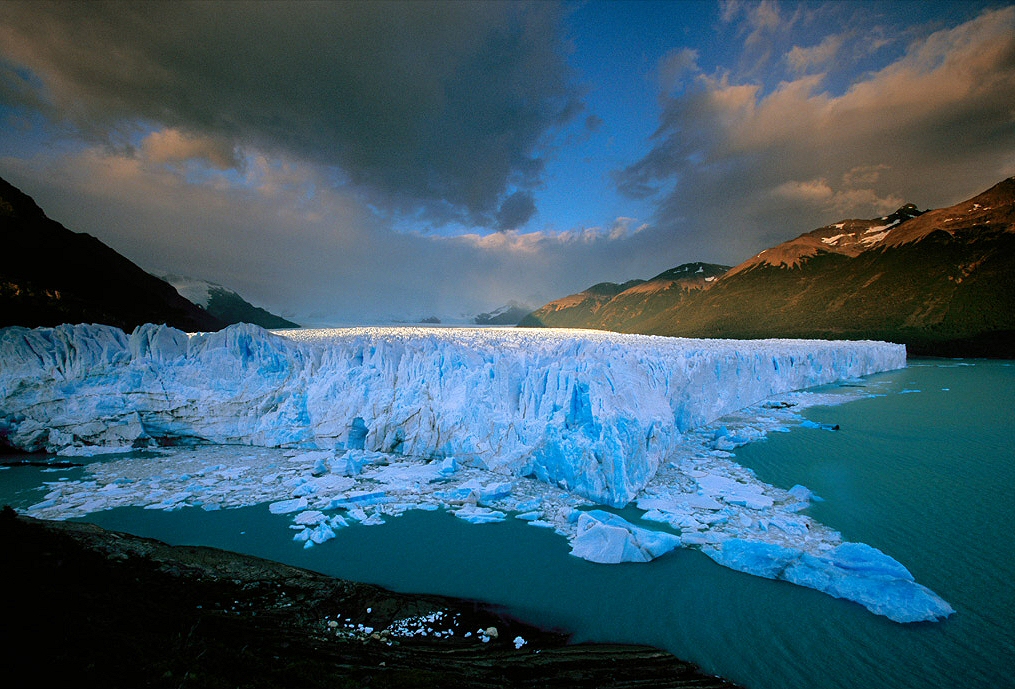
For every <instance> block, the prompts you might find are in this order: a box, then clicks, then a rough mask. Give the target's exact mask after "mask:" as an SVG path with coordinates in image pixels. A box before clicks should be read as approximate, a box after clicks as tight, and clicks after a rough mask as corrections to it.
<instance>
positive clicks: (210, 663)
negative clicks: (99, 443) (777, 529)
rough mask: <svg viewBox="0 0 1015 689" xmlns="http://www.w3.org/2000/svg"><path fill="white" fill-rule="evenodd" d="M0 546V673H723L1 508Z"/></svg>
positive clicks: (356, 679)
mask: <svg viewBox="0 0 1015 689" xmlns="http://www.w3.org/2000/svg"><path fill="white" fill-rule="evenodd" d="M0 548H2V552H3V554H4V558H3V562H4V564H3V565H0V571H2V572H3V574H2V579H0V583H2V586H3V588H2V591H3V599H4V614H3V629H4V640H3V642H2V645H0V647H2V649H3V651H2V655H0V686H4V687H21V686H36V687H39V686H42V687H54V686H55V687H62V686H68V687H90V686H101V687H141V686H157V687H330V688H338V687H442V688H445V687H449V688H453V687H541V688H542V687H618V688H619V687H632V688H633V687H732V686H733V685H731V684H730V683H728V682H726V681H724V680H722V679H719V678H716V677H711V676H708V675H704V674H702V673H701V672H700V671H698V670H697V668H695V667H694V666H693V665H691V664H689V663H685V662H683V661H680V660H678V659H677V658H675V657H673V656H672V655H670V654H668V653H665V652H663V651H660V650H657V649H653V648H649V647H644V646H621V645H608V644H569V643H568V637H567V635H566V634H563V633H560V632H553V631H546V630H541V629H538V628H536V627H533V626H531V625H527V624H524V623H522V622H519V621H517V620H514V619H512V618H510V617H509V616H507V615H505V614H503V613H501V612H499V611H498V610H496V609H495V608H493V607H491V606H488V605H483V604H481V603H474V602H469V601H463V600H457V599H452V598H444V597H439V596H415V595H403V594H398V593H392V592H390V591H386V590H384V589H381V588H378V587H376V586H370V585H367V584H358V583H353V582H348V581H344V580H341V579H334V578H331V577H327V576H324V575H321V574H317V573H314V572H310V571H307V570H303V569H298V568H295V567H289V566H287V565H282V564H279V563H275V562H270V561H266V560H261V559H258V558H255V557H249V556H245V555H238V554H235V553H229V552H225V551H221V550H216V549H213V548H204V547H189V546H168V545H166V544H164V543H161V542H159V541H155V540H151V539H144V538H138V537H134V536H129V535H126V534H121V533H114V532H110V531H105V530H103V529H101V528H99V527H96V526H93V525H90V524H79V523H70V522H48V521H39V520H35V519H31V518H28V517H22V516H18V515H16V514H15V513H14V511H13V510H11V509H10V508H4V510H3V514H2V515H0ZM491 627H493V628H495V629H496V632H494V631H492V630H490V628H491ZM419 630H424V631H426V634H425V635H423V634H421V633H416V632H418V631H419ZM452 630H453V632H454V634H453V635H452V634H450V633H449V631H452ZM480 630H483V633H479V632H480ZM466 634H469V636H466ZM484 636H486V638H488V641H486V642H484V641H483V637H484ZM517 637H521V638H522V639H524V640H525V644H524V645H522V646H521V648H516V642H515V639H516V638H517Z"/></svg>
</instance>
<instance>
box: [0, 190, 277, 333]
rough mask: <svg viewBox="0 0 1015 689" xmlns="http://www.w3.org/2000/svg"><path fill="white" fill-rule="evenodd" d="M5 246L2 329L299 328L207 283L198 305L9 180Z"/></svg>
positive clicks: (1, 202)
mask: <svg viewBox="0 0 1015 689" xmlns="http://www.w3.org/2000/svg"><path fill="white" fill-rule="evenodd" d="M0 241H2V242H3V252H2V253H0V327H5V326H10V325H22V326H26V327H40V326H53V325H59V324H61V323H104V324H107V325H115V326H117V327H119V328H122V329H124V330H127V331H131V330H133V329H134V328H135V327H137V326H138V325H141V324H142V323H166V324H169V325H172V326H174V327H177V328H180V329H182V330H187V331H199V330H205V331H207V330H219V329H221V328H223V327H225V326H227V325H230V324H232V323H238V322H241V321H244V322H251V323H258V324H260V325H263V324H264V323H265V322H271V325H265V326H264V327H275V328H279V327H292V326H294V325H295V324H294V323H291V322H290V321H286V320H284V319H279V318H278V317H277V316H272V314H270V313H268V312H267V311H264V310H263V309H258V308H257V307H254V306H252V305H250V304H249V303H247V302H246V301H244V300H243V299H242V298H241V297H240V296H239V295H237V294H236V293H235V292H231V291H229V290H226V289H225V288H223V287H221V286H219V285H212V284H211V283H204V284H206V285H208V287H209V289H208V290H207V292H206V293H207V295H208V301H206V302H204V303H203V304H201V305H198V304H195V303H193V302H191V301H189V300H188V299H186V298H185V297H184V296H181V294H180V293H179V292H178V291H177V290H176V288H175V287H173V285H171V284H169V283H168V282H166V281H165V280H161V279H159V278H157V277H155V276H154V275H150V274H149V273H147V272H145V271H144V270H142V269H141V268H140V267H139V266H137V265H136V264H135V263H133V262H131V261H130V260H128V259H127V258H125V257H123V256H121V255H120V254H118V253H117V252H116V251H114V250H113V249H111V248H109V247H108V246H106V245H105V244H103V243H102V242H100V241H99V240H98V239H96V238H95V237H92V236H91V235H88V234H84V233H78V232H72V231H70V230H68V229H67V228H66V227H64V226H63V225H61V224H60V223H58V222H56V221H55V220H52V219H50V218H48V217H46V214H45V213H43V211H42V209H41V208H39V206H38V205H37V204H36V203H35V201H33V200H32V198H31V197H29V196H28V195H27V194H25V193H23V192H22V191H20V190H19V189H17V188H16V187H14V186H13V185H11V184H10V183H9V182H7V181H5V180H3V179H0ZM203 307H207V308H203ZM265 317H270V318H271V319H277V320H274V321H269V320H267V319H266V318H265ZM257 319H260V320H257ZM282 323H284V324H285V325H283V324H282Z"/></svg>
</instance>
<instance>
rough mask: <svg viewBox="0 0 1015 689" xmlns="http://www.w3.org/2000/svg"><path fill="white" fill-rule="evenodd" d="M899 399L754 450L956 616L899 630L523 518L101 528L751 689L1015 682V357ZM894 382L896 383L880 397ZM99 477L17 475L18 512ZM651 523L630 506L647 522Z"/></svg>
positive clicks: (679, 558) (235, 516) (909, 387)
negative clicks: (303, 571)
mask: <svg viewBox="0 0 1015 689" xmlns="http://www.w3.org/2000/svg"><path fill="white" fill-rule="evenodd" d="M867 380H868V381H869V382H870V383H871V384H872V385H871V390H872V392H876V393H877V394H878V395H879V396H877V397H872V398H868V399H862V400H859V401H854V402H850V403H848V404H844V405H840V406H835V407H816V408H812V409H810V410H808V411H806V412H805V416H806V417H807V418H809V419H811V420H813V421H816V422H818V423H823V424H838V425H839V428H840V430H838V431H837V432H829V431H827V430H821V429H817V428H807V427H796V428H794V429H793V430H791V431H790V432H789V433H774V434H771V435H769V436H768V437H767V439H765V440H763V441H759V442H755V443H752V444H750V445H747V446H744V447H741V448H739V449H738V450H737V451H736V457H737V461H739V462H740V463H741V464H743V465H745V466H748V467H750V468H752V469H753V470H754V471H755V472H756V473H757V475H758V478H759V479H761V480H763V481H766V482H769V483H772V484H774V485H776V486H780V487H783V488H789V487H790V486H792V485H794V484H797V483H799V484H803V485H805V486H807V487H808V488H810V489H812V490H813V491H814V492H815V493H816V494H818V495H819V496H821V497H822V498H824V501H823V502H817V503H815V504H814V505H813V506H812V507H811V508H810V509H809V510H808V512H807V513H808V514H810V515H811V516H812V517H814V518H815V519H816V520H818V521H820V522H822V523H824V524H827V525H828V526H831V527H832V528H835V529H838V530H839V531H841V532H842V535H843V537H844V539H845V540H850V541H859V542H863V543H868V544H870V545H873V546H875V547H877V548H880V549H881V550H883V551H884V552H885V553H887V554H889V555H891V556H892V557H894V558H896V559H897V560H898V561H900V562H902V563H903V564H904V565H906V566H907V567H908V568H909V569H910V571H911V572H912V573H913V574H914V576H915V578H916V580H917V581H918V582H920V583H922V584H924V585H925V586H927V587H929V588H931V589H932V590H934V591H935V592H937V593H938V594H939V595H941V596H942V597H943V598H944V599H945V600H947V601H948V602H949V603H951V605H952V606H953V607H954V608H955V610H956V612H955V614H954V615H952V616H951V617H950V618H948V619H947V620H944V621H942V622H936V623H916V624H897V623H895V622H891V621H889V620H888V619H886V618H884V617H880V616H877V615H874V614H871V613H869V612H868V611H866V610H865V609H864V608H862V607H861V606H859V605H857V604H855V603H850V602H847V601H842V600H836V599H833V598H831V597H829V596H827V595H825V594H822V593H819V592H817V591H813V590H810V589H805V588H801V587H799V586H794V585H792V584H788V583H785V582H776V581H770V580H766V579H761V578H758V577H754V576H750V575H747V574H742V573H739V572H735V571H732V570H729V569H726V568H724V567H721V566H719V565H717V564H716V563H714V562H713V561H712V560H710V559H709V558H707V557H706V556H705V555H703V554H701V553H699V552H695V551H689V550H677V551H674V552H671V553H668V554H667V555H664V556H663V557H661V558H659V559H657V560H655V561H653V562H650V563H646V564H620V565H597V564H593V563H590V562H586V561H583V560H579V559H577V558H575V557H572V556H570V555H569V554H568V551H569V547H568V544H567V541H566V540H564V539H562V538H560V537H559V536H557V535H555V534H553V533H552V532H550V531H547V530H544V529H538V528H533V527H531V526H528V525H526V524H524V523H523V522H521V521H518V520H508V521H506V522H503V523H495V524H483V525H473V524H469V523H467V522H465V521H462V520H460V519H456V518H455V517H453V516H451V515H450V514H447V513H444V512H421V511H415V512H409V513H407V514H405V515H404V516H402V517H399V518H394V519H388V520H387V523H385V524H384V525H382V526H352V527H349V528H345V529H341V530H339V531H338V532H337V536H336V538H335V539H333V540H331V541H329V542H327V543H325V544H322V545H321V546H318V547H315V548H312V549H309V550H304V549H303V548H301V547H300V545H299V544H297V543H293V541H291V540H289V537H288V533H289V532H288V531H287V527H288V524H289V523H290V519H289V517H288V516H287V515H273V514H271V513H269V511H268V509H267V507H266V506H265V505H259V506H255V507H245V508H239V509H231V510H222V511H218V512H204V511H202V510H199V509H196V508H187V509H182V510H178V511H175V512H161V511H155V510H143V509H139V508H122V509H117V510H111V511H107V512H101V513H96V514H93V515H91V516H89V517H88V518H87V521H91V522H94V523H96V524H100V525H102V526H104V527H107V528H112V529H118V530H123V531H128V532H131V533H135V534H138V535H142V536H149V537H154V538H159V539H161V540H164V541H167V542H170V543H174V544H202V545H212V546H216V547H220V548H226V549H229V550H234V551H240V552H245V553H250V554H254V555H259V556H262V557H267V558H271V559H273V560H279V561H283V562H287V563H290V564H294V565H298V566H303V567H308V568H310V569H315V570H318V571H321V572H325V573H328V574H333V575H336V576H340V577H345V578H349V579H355V580H359V581H367V582H372V583H376V584H380V585H383V586H386V587H389V588H392V589H396V590H400V591H411V592H421V593H440V594H448V595H455V596H463V597H468V598H476V599H481V600H485V601H489V602H492V603H496V604H500V605H503V606H504V607H505V608H506V609H507V610H508V611H509V612H511V613H513V614H515V615H516V616H519V617H521V618H523V619H525V620H526V621H529V622H533V623H536V624H540V625H543V626H549V627H560V628H565V629H567V630H570V631H572V632H574V634H575V638H576V640H597V641H614V642H632V643H647V644H651V645H654V646H659V647H662V648H665V649H667V650H669V651H671V652H672V653H674V654H675V655H677V656H678V657H681V658H685V659H688V660H691V661H694V662H696V663H697V664H699V665H700V666H702V668H704V669H705V670H706V671H708V672H713V673H715V674H719V675H722V676H724V677H727V678H729V679H731V680H734V681H736V682H738V683H740V684H742V685H743V686H745V687H749V688H751V689H763V688H764V689H768V688H771V689H786V688H800V689H805V688H806V689H812V688H836V687H842V688H850V689H853V688H855V689H861V688H862V689H868V688H869V687H899V688H902V687H912V688H913V689H916V688H920V689H925V688H928V687H940V688H942V689H945V688H947V689H953V688H955V687H964V688H966V687H984V688H986V687H991V688H994V687H1013V686H1015V587H1013V582H1015V500H1012V498H1011V495H1010V492H1011V490H1012V489H1013V487H1015V362H1004V361H983V360H964V361H953V360H932V359H911V360H910V362H909V366H908V368H906V369H904V370H900V371H894V372H889V373H884V374H878V375H876V376H871V377H869V378H868V379H867ZM875 383H876V385H874V384H875ZM80 471H81V470H79V469H76V470H69V471H64V472H43V470H41V469H37V468H29V467H19V468H13V469H7V470H4V471H2V472H0V498H2V499H3V501H4V502H5V503H11V504H13V505H15V506H16V507H25V506H27V505H29V504H32V503H33V502H35V501H37V500H38V499H39V496H40V495H41V493H40V492H38V491H36V490H34V488H35V487H37V486H39V485H40V484H41V483H42V482H43V481H53V480H56V478H57V477H62V476H63V477H68V478H76V477H78V476H80ZM637 514H638V511H637V510H630V514H629V515H626V516H629V518H631V519H632V520H633V519H635V518H636V516H637Z"/></svg>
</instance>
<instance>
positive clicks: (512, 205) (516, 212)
mask: <svg viewBox="0 0 1015 689" xmlns="http://www.w3.org/2000/svg"><path fill="white" fill-rule="evenodd" d="M535 212H536V202H535V201H534V200H533V199H532V194H530V193H529V192H527V191H516V192H515V193H513V194H511V196H509V197H507V198H506V199H504V203H502V204H501V206H500V210H498V211H497V229H498V230H512V229H516V228H518V227H521V226H522V225H524V224H525V223H526V222H528V220H529V218H531V217H532V216H533V215H534V214H535Z"/></svg>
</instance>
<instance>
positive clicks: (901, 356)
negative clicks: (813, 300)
mask: <svg viewBox="0 0 1015 689" xmlns="http://www.w3.org/2000/svg"><path fill="white" fill-rule="evenodd" d="M0 358H2V360H3V362H4V367H3V370H2V371H0V434H2V435H3V436H4V437H5V438H6V440H7V441H8V442H9V443H10V444H11V445H13V446H15V447H19V448H23V449H27V450H40V449H45V450H48V451H51V452H61V451H67V450H71V449H72V448H83V447H90V446H101V447H121V448H130V447H138V446H144V445H146V444H147V445H159V444H167V443H168V444H177V443H186V442H212V443H229V444H247V445H258V446H266V447H304V448H307V449H318V450H333V449H347V450H364V451H373V452H386V453H394V454H399V455H404V456H407V457H417V458H418V457H425V458H444V457H451V456H454V457H455V458H456V460H457V461H459V462H463V463H465V464H467V465H470V466H476V467H481V468H485V469H490V470H493V471H496V472H499V473H503V474H506V475H513V476H534V477H536V478H538V479H539V480H541V481H545V482H547V483H551V484H555V485H558V486H560V487H563V488H565V489H566V490H568V491H573V492H575V493H578V494H579V495H582V496H585V497H588V498H590V499H592V500H595V501H597V502H601V503H605V504H609V505H615V506H620V505H624V504H626V503H628V502H630V501H631V500H632V499H633V498H634V497H635V495H636V494H637V493H638V491H640V490H641V489H642V488H643V487H644V486H645V485H646V484H647V483H648V481H649V480H650V479H651V478H652V476H653V475H654V474H655V472H656V470H657V469H658V467H659V465H660V463H661V461H662V460H663V458H665V457H666V456H667V454H668V453H669V452H670V451H671V450H672V448H673V446H674V444H675V443H676V442H678V441H679V438H680V435H681V433H683V432H685V431H687V430H689V429H692V428H695V427H697V426H700V425H702V424H704V423H707V422H709V421H711V420H713V419H715V418H717V417H719V416H721V415H723V414H725V413H728V412H730V411H733V410H736V409H740V408H743V407H745V406H747V405H749V404H752V403H754V402H758V401H760V400H763V399H765V398H767V397H769V396H771V395H774V394H777V393H780V392H786V391H788V390H796V389H801V388H806V387H811V386H814V385H819V384H822V383H829V382H832V381H835V380H839V379H842V378H851V377H856V376H863V375H867V374H870V373H874V372H877V371H882V370H886V369H891V368H899V367H902V366H904V365H905V349H904V348H903V347H901V346H898V345H891V344H886V343H878V342H849V343H841V342H822V341H785V340H767V341H750V342H732V341H723V340H684V339H675V338H659V337H648V336H637V335H620V334H616V333H605V332H597V331H560V330H543V329H539V330H535V331H527V330H518V329H512V330H484V329H446V330H440V329H413V328H395V329H369V328H362V329H349V330H332V331H291V332H289V333H287V335H286V336H285V337H282V336H279V335H274V334H271V333H269V332H266V331H264V330H262V329H260V328H257V327H256V326H249V325H239V326H232V327H230V328H227V329H225V330H223V331H221V332H218V333H210V334H209V333H202V334H196V335H187V334H185V333H182V332H180V331H178V330H174V329H172V328H168V327H164V326H153V325H147V326H142V327H140V328H138V329H137V330H135V331H134V332H133V333H132V334H131V335H129V336H128V335H126V334H125V333H123V332H122V331H120V330H117V329H116V328H111V327H106V326H60V327H57V328H43V329H37V330H26V329H24V328H7V329H5V330H3V331H2V332H0ZM347 461H348V460H347ZM349 470H350V471H353V470H354V467H353V468H351V469H349Z"/></svg>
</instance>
